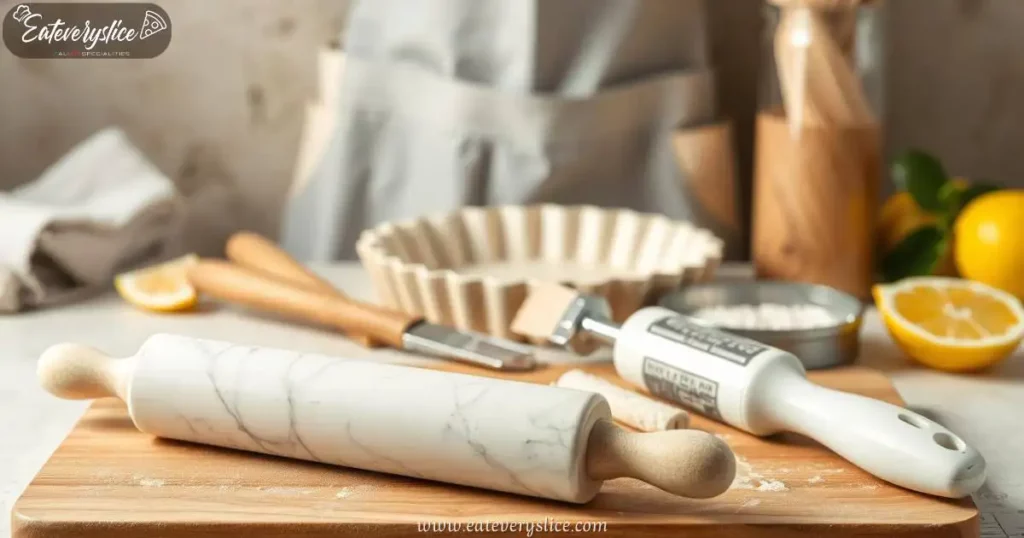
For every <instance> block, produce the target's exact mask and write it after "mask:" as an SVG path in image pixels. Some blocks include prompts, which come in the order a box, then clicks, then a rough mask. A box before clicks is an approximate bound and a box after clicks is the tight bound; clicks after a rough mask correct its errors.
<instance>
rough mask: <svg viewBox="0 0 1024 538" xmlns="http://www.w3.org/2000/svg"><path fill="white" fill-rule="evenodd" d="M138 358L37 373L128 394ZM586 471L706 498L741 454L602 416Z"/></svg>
mask: <svg viewBox="0 0 1024 538" xmlns="http://www.w3.org/2000/svg"><path fill="white" fill-rule="evenodd" d="M213 267H216V266H213ZM212 271H213V270H212V269H210V270H207V271H205V272H206V273H207V275H206V276H209V273H211V272H212ZM221 276H223V275H221ZM135 363H136V359H135V357H129V358H126V359H115V358H111V357H108V356H107V355H106V354H104V353H103V352H101V351H98V350H96V349H93V348H90V347H87V346H82V345H78V344H58V345H55V346H52V347H50V348H48V349H47V350H46V351H45V352H43V354H42V356H41V357H40V358H39V363H38V366H37V370H36V375H37V377H38V379H39V384H40V385H41V386H42V387H43V388H44V389H45V390H46V391H47V392H49V393H51V394H53V395H55V396H58V397H60V398H66V399H73V400H83V399H93V398H105V397H110V396H116V397H118V398H121V399H122V400H125V399H126V398H127V396H128V390H129V385H130V384H131V379H132V376H133V373H134V370H135ZM586 473H587V475H589V476H590V477H591V478H593V479H595V480H610V479H613V478H619V477H630V478H637V479H639V480H643V481H644V482H647V483H648V484H651V485H653V486H656V487H658V488H661V489H663V490H665V491H668V492H670V493H673V494H675V495H680V496H683V497H689V498H695V499H704V498H709V497H714V496H716V495H719V494H721V493H723V492H725V491H726V490H727V489H728V488H729V486H730V485H731V484H732V481H733V479H734V477H735V475H736V458H735V456H734V455H733V452H732V450H730V449H729V445H727V444H725V442H723V441H722V440H721V439H718V438H717V437H715V436H713V435H711V434H709V433H706V432H702V431H697V430H673V431H665V432H656V433H636V432H631V431H627V430H625V429H623V428H621V427H619V426H617V425H615V424H614V423H613V422H612V421H611V420H598V421H597V422H596V423H595V424H594V427H593V429H591V432H590V437H589V438H588V439H587V452H586Z"/></svg>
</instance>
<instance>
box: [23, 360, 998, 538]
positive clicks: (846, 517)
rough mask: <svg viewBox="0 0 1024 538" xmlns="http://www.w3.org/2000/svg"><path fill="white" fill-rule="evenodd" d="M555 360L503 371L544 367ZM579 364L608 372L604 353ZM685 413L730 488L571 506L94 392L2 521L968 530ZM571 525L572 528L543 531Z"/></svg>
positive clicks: (104, 530)
mask: <svg viewBox="0 0 1024 538" xmlns="http://www.w3.org/2000/svg"><path fill="white" fill-rule="evenodd" d="M453 369H457V370H461V371H470V372H472V373H476V374H485V373H486V372H482V371H481V370H478V369H473V370H469V369H468V368H463V367H457V368H453ZM566 369H567V367H548V368H545V369H542V370H539V371H535V372H530V373H527V374H517V375H507V374H505V375H503V376H502V377H512V378H515V379H519V380H524V381H531V382H538V383H549V382H551V381H552V380H554V379H556V378H557V377H558V376H559V375H560V374H561V373H562V372H564V371H565V370H566ZM585 369H587V370H589V371H592V372H594V373H598V374H600V375H602V376H604V377H606V378H608V379H612V380H615V381H616V382H618V379H617V378H616V377H615V375H614V372H613V370H612V368H611V366H610V365H607V364H605V365H594V366H588V367H586V368H585ZM492 375H494V374H492ZM811 377H812V378H814V379H815V381H817V382H819V383H821V384H823V385H827V386H831V387H834V388H837V389H841V390H846V391H850V392H856V393H860V394H864V395H867V396H872V397H875V398H880V399H883V400H887V401H890V402H893V403H901V400H900V398H899V395H898V394H897V393H896V391H895V389H894V388H893V387H892V385H891V384H890V382H889V380H888V379H887V378H886V377H885V376H883V375H882V374H881V373H878V372H876V371H873V370H867V369H862V368H849V369H842V370H832V371H826V372H820V373H814V374H812V375H811ZM508 404H509V405H510V406H514V405H515V402H509V403H508ZM693 426H694V427H696V428H699V429H703V430H708V431H711V432H714V433H716V434H719V435H721V437H722V438H723V439H724V440H725V441H727V442H728V443H729V445H730V446H731V447H732V448H733V450H734V451H735V452H736V454H737V456H738V457H739V458H740V459H739V477H738V479H737V482H735V483H734V485H733V488H732V489H731V490H730V491H729V492H727V493H726V494H725V495H722V496H721V497H718V498H715V499H709V500H687V499H680V498H677V497H674V496H672V495H669V494H667V493H664V492H662V491H660V490H657V489H655V488H653V487H651V486H647V485H646V484H643V483H641V482H638V481H634V480H631V479H619V480H613V481H610V482H607V483H605V485H604V487H603V489H602V490H601V493H600V494H599V495H598V496H597V498H596V499H595V500H594V501H592V502H591V503H589V504H587V505H585V506H574V505H569V504H563V503H558V502H554V501H542V500H535V499H529V498H524V497H518V496H514V495H508V494H502V493H494V492H489V491H482V490H476V489H472V488H465V487H458V486H449V485H445V484H438V483H434V482H427V481H422V480H415V479H408V478H401V477H394V476H388V475H382V474H376V473H370V472H364V471H356V470H349V469H344V468H337V467H329V466H325V465H320V464H314V463H306V462H300V461H292V460H286V459H281V458H275V457H269V456H261V455H254V454H248V453H244V452H236V451H231V450H225V449H218V448H211V447H205V446H199V445H191V444H186V443H180V442H175V441H167V440H161V439H154V438H152V437H150V436H149V435H146V434H143V433H141V432H139V431H137V430H136V429H135V428H134V426H133V425H132V423H131V420H130V419H129V418H128V416H127V413H126V411H125V408H124V406H123V404H122V403H121V402H120V401H108V400H104V401H97V402H96V403H95V404H94V405H93V406H92V407H91V408H90V409H89V411H88V412H87V413H86V414H85V416H84V417H83V418H82V420H81V422H79V424H78V425H77V426H76V427H75V429H74V430H73V431H72V432H71V434H70V435H69V436H68V438H67V439H66V440H65V441H64V443H63V444H62V445H61V446H60V448H58V449H57V451H56V453H55V454H54V455H53V457H52V458H51V459H50V461H49V462H47V464H46V465H45V466H44V467H43V469H42V470H41V471H40V473H39V475H38V476H37V477H36V478H35V480H34V481H33V482H32V484H31V485H30V486H29V487H28V489H27V490H26V491H25V493H24V494H23V495H22V497H21V498H20V499H19V501H18V502H17V504H16V505H15V507H14V513H13V522H14V523H13V533H14V537H15V538H70V537H76V538H126V537H140V538H141V537H145V538H153V537H204V538H207V537H209V538H213V537H216V538H222V537H223V538H228V537H230V538H238V537H239V536H246V537H249V536H252V537H255V536H260V537H263V536H274V537H286V536H287V537H326V536H394V537H398V536H410V535H423V536H429V535H431V534H437V535H440V534H445V535H451V534H453V532H454V531H455V528H456V527H459V526H461V530H462V531H463V532H472V533H473V534H481V533H483V532H485V531H486V530H488V529H489V530H490V532H487V535H489V536H491V535H493V536H502V535H508V536H527V535H528V534H531V533H529V532H528V531H529V530H530V528H529V527H528V526H527V524H528V523H532V524H533V525H534V526H533V527H532V536H546V535H549V532H544V529H545V528H546V529H549V530H551V529H554V528H555V526H556V525H557V526H558V528H559V529H560V530H561V529H563V528H565V527H563V525H567V526H568V529H569V530H574V531H575V534H582V533H596V534H600V535H601V536H606V537H613V536H615V537H617V536H648V537H654V536H683V535H685V536H687V537H714V538H731V537H781V536H815V537H817V536H829V537H831V536H840V537H848V536H873V537H930V538H934V537H976V536H978V535H979V523H978V512H977V510H976V509H975V507H974V505H973V503H972V502H971V501H970V500H969V499H965V500H961V501H950V500H944V499H938V498H934V497H929V496H927V495H921V494H917V493H914V492H910V491H907V490H904V489H901V488H898V487H895V486H890V485H888V484H886V483H884V482H882V481H879V480H877V479H875V478H873V477H872V476H870V475H868V474H866V473H864V472H862V471H860V470H859V469H857V468H855V467H854V466H852V465H850V464H849V463H847V462H845V461H844V460H842V459H840V458H839V457H837V456H835V455H834V454H832V453H831V452H829V451H828V450H826V449H824V448H823V447H821V446H819V445H817V444H815V443H814V442H812V441H810V440H808V439H805V438H801V437H798V436H796V435H788V434H787V435H781V436H776V437H773V438H770V439H758V438H755V437H753V436H750V435H747V434H745V433H742V432H739V431H737V430H734V429H732V428H730V427H728V426H724V425H721V424H717V423H714V422H711V421H709V420H705V419H703V418H700V417H694V420H693ZM424 524H430V525H431V526H430V527H429V529H428V532H422V527H419V526H422V525H424ZM577 524H579V525H581V526H580V527H577ZM503 525H504V526H503ZM602 525H605V530H604V531H601V530H600V528H601V526H602ZM470 526H472V527H470ZM545 526H546V527H545ZM568 534H574V533H569V532H566V531H565V530H562V531H561V532H550V535H552V536H554V535H560V536H566V535H568Z"/></svg>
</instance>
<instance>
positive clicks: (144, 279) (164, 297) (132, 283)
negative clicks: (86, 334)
mask: <svg viewBox="0 0 1024 538" xmlns="http://www.w3.org/2000/svg"><path fill="white" fill-rule="evenodd" d="M198 262H199V257H198V256H196V255H195V254H189V255H187V256H182V257H181V258H176V259H174V260H170V261H168V262H164V263H161V264H159V265H154V266H152V267H146V268H144V269H139V270H136V271H131V272H128V273H121V274H119V275H117V276H116V277H114V287H115V288H116V289H117V293H118V294H119V295H120V296H121V298H122V299H124V300H125V301H128V302H129V303H131V304H132V305H134V306H137V307H139V308H142V309H143V310H149V311H153V312H180V311H182V310H188V309H191V308H193V307H194V306H195V305H196V303H197V302H198V300H199V295H198V294H197V293H196V290H195V288H193V287H192V284H190V283H189V281H188V278H187V276H186V274H185V271H186V270H187V268H188V267H190V266H192V265H195V264H196V263H198Z"/></svg>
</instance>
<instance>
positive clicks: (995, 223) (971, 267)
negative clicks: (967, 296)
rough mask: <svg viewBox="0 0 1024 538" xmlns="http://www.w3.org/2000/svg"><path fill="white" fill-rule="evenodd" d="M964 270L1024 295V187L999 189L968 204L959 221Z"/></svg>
mask: <svg viewBox="0 0 1024 538" xmlns="http://www.w3.org/2000/svg"><path fill="white" fill-rule="evenodd" d="M955 235H956V240H955V241H956V265H957V268H959V270H960V274H961V275H962V276H963V277H965V278H969V279H971V280H977V281H978V282H984V283H985V284H988V285H990V286H995V287H997V288H999V289H1001V290H1005V291H1007V292H1009V293H1012V294H1013V295H1016V296H1017V297H1018V298H1021V299H1024V191H1021V190H1015V191H997V192H992V193H989V194H985V195H983V196H980V197H978V198H976V199H975V200H974V201H972V202H971V203H969V204H967V207H965V208H964V210H963V212H962V213H960V216H959V217H957V221H956V225H955Z"/></svg>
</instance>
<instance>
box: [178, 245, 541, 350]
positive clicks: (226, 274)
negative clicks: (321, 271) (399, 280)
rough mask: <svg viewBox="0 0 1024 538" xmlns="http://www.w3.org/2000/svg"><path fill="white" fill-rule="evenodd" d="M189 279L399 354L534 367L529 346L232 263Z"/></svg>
mask: <svg viewBox="0 0 1024 538" xmlns="http://www.w3.org/2000/svg"><path fill="white" fill-rule="evenodd" d="M188 279H189V281H190V282H191V283H192V285H193V286H195V288H196V289H197V290H198V291H199V292H200V293H204V294H207V295H210V296H212V297H216V298H218V299H221V300H224V301H228V302H232V303H236V304H239V305H242V306H247V307H250V308H255V309H257V310H262V311H265V312H271V313H276V314H282V315H285V316H288V317H291V318H296V319H300V320H303V321H307V322H311V323H315V324H318V325H325V326H329V327H334V328H338V329H341V330H343V331H345V332H346V333H350V334H360V335H366V336H367V337H369V338H370V339H372V340H375V341H377V342H380V343H383V344H386V345H388V346H391V347H394V348H397V349H405V350H409V351H412V352H416V353H425V354H429V355H436V356H441V357H444V358H451V359H455V360H459V361H464V362H469V363H472V364H476V365H479V366H484V367H487V368H495V369H503V370H530V369H532V368H534V367H535V366H536V361H535V360H534V358H533V354H532V350H531V349H530V348H529V347H527V346H524V345H521V344H518V343H515V342H511V341H508V340H502V339H499V338H493V337H488V336H483V335H479V334H475V333H469V332H460V331H456V330H455V329H451V328H449V327H442V326H440V325H434V324H431V323H427V322H426V321H424V320H423V318H420V317H417V316H413V315H410V314H406V313H404V312H399V311H397V310H391V309H388V308H384V307H380V306H376V305H372V304H368V303H362V302H358V301H354V300H352V299H348V298H346V297H343V296H339V295H338V294H328V293H323V292H322V291H317V290H316V289H315V288H310V287H306V286H297V285H293V284H289V283H287V282H284V281H282V280H279V279H276V278H274V277H272V276H268V275H267V274H266V273H264V272H262V271H258V270H252V269H247V268H245V267H241V266H239V265H235V264H232V263H230V262H225V261H217V260H202V261H200V262H199V263H198V264H196V265H195V266H193V267H190V268H189V270H188Z"/></svg>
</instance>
